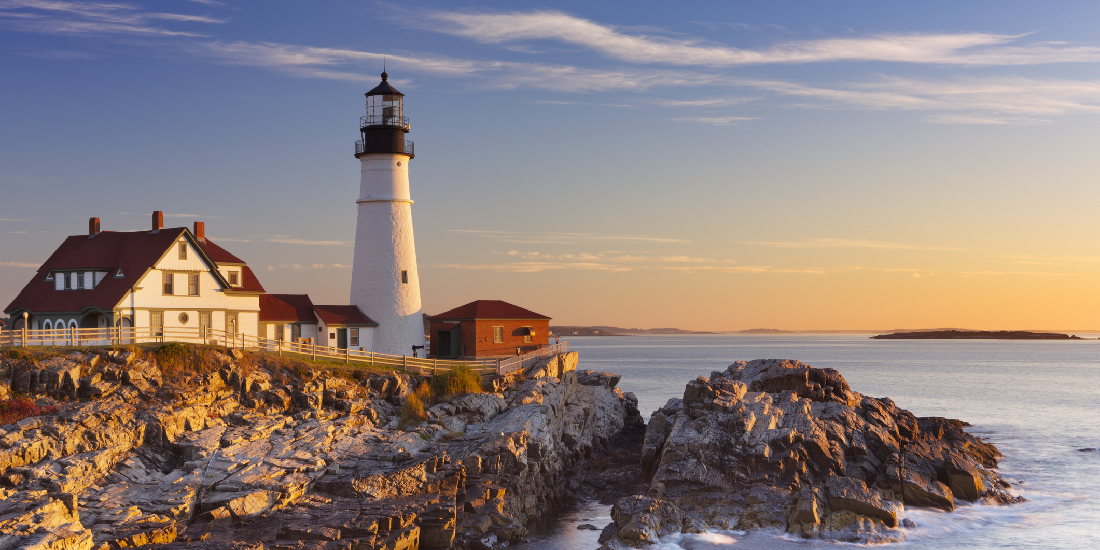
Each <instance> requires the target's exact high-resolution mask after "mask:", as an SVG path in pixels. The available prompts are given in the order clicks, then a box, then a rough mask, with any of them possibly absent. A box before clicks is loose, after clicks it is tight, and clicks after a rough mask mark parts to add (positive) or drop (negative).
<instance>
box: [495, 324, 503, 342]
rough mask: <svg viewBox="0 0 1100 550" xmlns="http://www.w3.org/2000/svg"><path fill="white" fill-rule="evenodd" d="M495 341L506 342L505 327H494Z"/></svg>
mask: <svg viewBox="0 0 1100 550" xmlns="http://www.w3.org/2000/svg"><path fill="white" fill-rule="evenodd" d="M493 343H494V344H503V343H504V327H493Z"/></svg>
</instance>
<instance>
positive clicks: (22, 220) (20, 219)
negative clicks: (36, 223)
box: [0, 218, 30, 222]
mask: <svg viewBox="0 0 1100 550" xmlns="http://www.w3.org/2000/svg"><path fill="white" fill-rule="evenodd" d="M25 221H30V220H24V219H23V218H0V222H25Z"/></svg>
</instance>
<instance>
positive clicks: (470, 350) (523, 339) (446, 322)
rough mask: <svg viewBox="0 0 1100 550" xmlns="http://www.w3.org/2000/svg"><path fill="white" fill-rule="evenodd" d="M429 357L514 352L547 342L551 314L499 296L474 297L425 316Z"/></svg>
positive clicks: (524, 350) (492, 354) (481, 355)
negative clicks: (506, 300) (479, 298)
mask: <svg viewBox="0 0 1100 550" xmlns="http://www.w3.org/2000/svg"><path fill="white" fill-rule="evenodd" d="M428 322H429V325H428V335H429V337H430V339H431V349H430V350H429V357H439V358H444V357H448V358H456V357H490V356H500V355H516V354H517V350H518V353H527V352H531V351H534V350H537V349H539V348H541V347H543V346H546V345H548V344H549V343H550V318H549V317H547V316H545V315H541V314H538V313H535V312H533V311H531V310H529V309H524V308H522V307H519V306H517V305H513V304H509V303H508V302H505V301H502V300H476V301H473V302H470V303H468V304H466V305H463V306H459V307H456V308H454V309H452V310H450V311H447V312H445V313H440V314H439V315H435V316H433V317H429V318H428Z"/></svg>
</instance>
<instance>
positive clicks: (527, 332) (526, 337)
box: [523, 327, 534, 344]
mask: <svg viewBox="0 0 1100 550" xmlns="http://www.w3.org/2000/svg"><path fill="white" fill-rule="evenodd" d="M532 332H534V331H533V330H532V328H531V327H523V343H524V344H530V343H531V333H532Z"/></svg>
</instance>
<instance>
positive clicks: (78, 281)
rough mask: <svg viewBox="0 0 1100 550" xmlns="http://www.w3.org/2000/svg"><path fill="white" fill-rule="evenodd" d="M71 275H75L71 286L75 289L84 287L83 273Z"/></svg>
mask: <svg viewBox="0 0 1100 550" xmlns="http://www.w3.org/2000/svg"><path fill="white" fill-rule="evenodd" d="M73 275H74V276H75V277H76V283H74V284H73V288H75V289H77V290H83V289H84V274H83V273H73Z"/></svg>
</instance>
